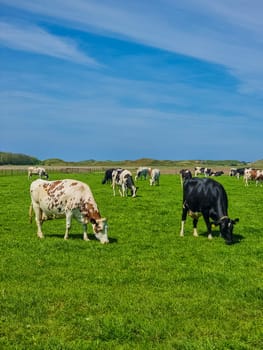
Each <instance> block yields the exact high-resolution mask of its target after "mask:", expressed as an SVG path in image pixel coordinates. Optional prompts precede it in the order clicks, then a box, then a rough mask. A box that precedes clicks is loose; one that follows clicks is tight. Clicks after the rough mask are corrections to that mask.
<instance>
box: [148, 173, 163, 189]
mask: <svg viewBox="0 0 263 350" xmlns="http://www.w3.org/2000/svg"><path fill="white" fill-rule="evenodd" d="M160 174H161V173H160V170H159V169H152V170H151V178H150V185H151V186H153V185H158V186H159V185H160Z"/></svg>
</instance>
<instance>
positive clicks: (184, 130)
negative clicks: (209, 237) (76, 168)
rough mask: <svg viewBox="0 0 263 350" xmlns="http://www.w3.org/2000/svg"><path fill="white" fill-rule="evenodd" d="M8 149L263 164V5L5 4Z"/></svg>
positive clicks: (223, 1)
mask: <svg viewBox="0 0 263 350" xmlns="http://www.w3.org/2000/svg"><path fill="white" fill-rule="evenodd" d="M0 9H1V11H0V60H1V65H0V106H1V128H0V151H5V152H14V153H24V154H28V155H32V156H35V157H37V158H39V159H41V160H44V159H48V158H61V159H64V160H67V161H79V160H87V159H96V160H124V159H139V158H143V157H147V158H154V159H171V160H184V159H196V160H197V159H198V160H206V159H213V160H218V159H221V160H225V159H237V160H244V161H255V160H259V159H263V156H262V150H263V147H262V146H263V137H262V136H263V135H262V132H263V117H262V110H263V64H262V62H263V21H262V14H263V2H262V1H261V0H250V1H242V0H220V1H211V0H143V1H142V0H133V1H130V0H100V1H98V0H45V1H43V0H0Z"/></svg>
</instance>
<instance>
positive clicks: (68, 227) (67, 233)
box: [64, 211, 72, 239]
mask: <svg viewBox="0 0 263 350" xmlns="http://www.w3.org/2000/svg"><path fill="white" fill-rule="evenodd" d="M71 218H72V212H71V211H68V212H67V213H66V232H65V235H64V239H68V236H69V230H70V227H71Z"/></svg>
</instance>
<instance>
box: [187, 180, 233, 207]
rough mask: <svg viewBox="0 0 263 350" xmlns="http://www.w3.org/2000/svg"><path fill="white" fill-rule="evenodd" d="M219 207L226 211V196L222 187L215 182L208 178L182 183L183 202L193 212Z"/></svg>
mask: <svg viewBox="0 0 263 350" xmlns="http://www.w3.org/2000/svg"><path fill="white" fill-rule="evenodd" d="M218 200H220V205H223V207H224V208H225V209H227V195H226V191H225V189H224V187H223V186H222V185H221V184H220V183H219V182H217V181H215V180H212V179H208V178H192V179H188V180H186V181H185V182H184V186H183V201H184V202H185V203H187V205H188V206H189V207H190V208H191V210H193V211H201V210H202V209H204V208H208V207H209V208H211V207H213V206H216V205H217V201H218Z"/></svg>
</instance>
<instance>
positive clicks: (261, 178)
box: [256, 170, 263, 186]
mask: <svg viewBox="0 0 263 350" xmlns="http://www.w3.org/2000/svg"><path fill="white" fill-rule="evenodd" d="M262 181H263V170H258V171H257V175H256V186H257V185H258V184H259V183H261V186H262Z"/></svg>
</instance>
